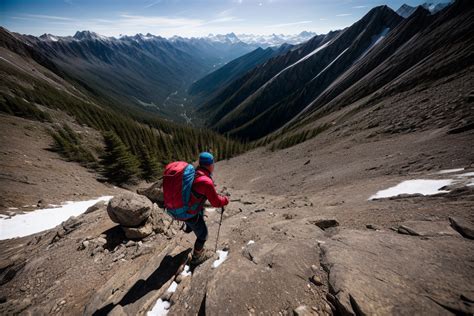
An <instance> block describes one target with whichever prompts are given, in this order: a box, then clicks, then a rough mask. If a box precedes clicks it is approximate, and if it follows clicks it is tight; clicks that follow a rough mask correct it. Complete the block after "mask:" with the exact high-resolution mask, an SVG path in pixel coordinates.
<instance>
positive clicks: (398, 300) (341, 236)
mask: <svg viewBox="0 0 474 316" xmlns="http://www.w3.org/2000/svg"><path fill="white" fill-rule="evenodd" d="M321 248H322V252H321V253H322V264H323V266H325V268H326V270H328V271H329V289H330V291H331V293H332V294H333V295H334V298H335V302H334V303H335V306H336V309H337V312H338V313H339V314H343V315H385V314H403V315H419V314H424V315H440V314H448V313H450V312H454V313H457V314H472V313H473V312H474V305H473V304H466V302H465V301H463V300H462V299H461V298H460V293H473V292H472V284H474V274H472V271H473V269H474V263H473V261H472V253H474V244H473V243H472V242H471V241H469V240H466V239H463V238H459V237H457V236H438V237H436V238H429V239H426V238H419V237H408V236H405V235H400V234H396V233H393V232H390V231H387V232H380V231H379V232H374V231H368V230H365V231H357V230H343V231H341V232H339V233H338V234H336V235H334V236H333V237H332V238H331V239H329V240H328V241H327V242H326V243H325V244H322V245H321Z"/></svg>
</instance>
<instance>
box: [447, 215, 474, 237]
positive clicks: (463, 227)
mask: <svg viewBox="0 0 474 316" xmlns="http://www.w3.org/2000/svg"><path fill="white" fill-rule="evenodd" d="M449 222H450V224H451V227H453V229H455V230H456V231H458V232H459V233H460V234H461V235H462V236H463V237H465V238H469V239H474V225H473V224H472V223H469V222H467V221H466V220H463V219H461V218H457V217H450V218H449Z"/></svg>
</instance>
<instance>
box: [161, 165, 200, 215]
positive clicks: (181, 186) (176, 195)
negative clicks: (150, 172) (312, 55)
mask: <svg viewBox="0 0 474 316" xmlns="http://www.w3.org/2000/svg"><path fill="white" fill-rule="evenodd" d="M195 173H196V171H195V169H194V167H193V165H191V164H188V163H187V162H184V161H175V162H171V163H169V164H168V165H166V167H165V172H164V174H163V195H164V200H165V209H166V212H167V213H168V214H169V215H170V216H172V217H173V218H174V219H177V220H187V219H189V218H191V217H193V216H195V215H196V211H197V210H198V208H199V206H200V203H199V202H197V203H194V205H190V200H191V188H192V185H193V182H194V178H195Z"/></svg>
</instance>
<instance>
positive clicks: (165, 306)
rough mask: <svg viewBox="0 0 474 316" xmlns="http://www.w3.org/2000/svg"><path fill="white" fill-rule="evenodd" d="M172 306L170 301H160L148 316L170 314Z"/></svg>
mask: <svg viewBox="0 0 474 316" xmlns="http://www.w3.org/2000/svg"><path fill="white" fill-rule="evenodd" d="M170 306H171V304H170V302H168V301H163V300H162V299H161V298H160V299H158V300H157V301H156V303H155V305H154V306H153V308H152V309H151V310H150V311H148V312H147V313H146V315H147V316H164V315H166V314H168V312H169V308H170Z"/></svg>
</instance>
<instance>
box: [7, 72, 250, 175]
mask: <svg viewBox="0 0 474 316" xmlns="http://www.w3.org/2000/svg"><path fill="white" fill-rule="evenodd" d="M2 71H4V72H7V73H8V72H11V73H10V75H14V76H15V77H18V78H20V79H21V80H23V81H25V82H29V83H31V85H33V86H34V89H30V88H25V87H23V86H21V85H18V84H14V83H13V82H11V81H7V80H2V79H0V82H1V83H2V84H4V85H5V88H6V89H8V90H10V91H12V92H13V93H14V95H16V97H15V98H10V99H8V98H7V97H6V96H5V95H2V96H1V97H0V104H2V107H1V108H2V109H3V108H6V107H5V106H4V104H9V108H12V107H13V106H12V105H11V104H14V106H24V104H23V103H21V102H20V101H19V100H22V99H24V100H26V101H27V102H25V103H26V104H28V103H30V104H35V103H36V104H40V105H44V106H46V107H48V108H51V109H55V110H61V111H63V112H65V113H67V114H69V115H70V116H72V117H74V118H75V120H76V121H77V123H79V124H82V125H87V126H89V127H92V128H94V129H96V130H98V131H100V132H101V133H102V134H103V137H104V143H105V153H104V155H103V156H102V158H101V159H100V161H99V162H98V168H99V169H100V170H101V171H102V172H103V173H104V175H105V176H106V177H107V179H108V180H109V181H111V182H114V183H117V184H121V183H124V182H128V181H133V180H134V179H146V180H153V179H154V178H156V177H157V176H158V175H159V174H160V173H161V170H162V168H163V166H164V165H165V164H167V163H168V162H170V161H173V160H184V161H189V162H191V161H194V160H196V158H197V156H198V154H199V152H201V151H204V150H207V151H211V152H212V153H213V154H214V156H215V157H216V159H217V160H220V159H228V158H230V157H232V156H234V155H236V154H239V153H242V152H243V151H245V150H246V149H247V148H248V145H247V144H244V143H242V142H239V141H236V140H233V139H230V138H228V137H225V136H223V135H220V134H217V133H216V132H213V131H210V130H208V129H197V128H192V127H189V126H185V125H180V124H176V123H172V122H168V121H166V120H163V119H161V118H159V117H157V116H153V115H152V114H149V113H148V114H147V115H144V114H143V113H138V112H136V113H135V112H130V113H128V114H127V115H125V114H123V113H121V112H120V111H117V110H115V109H117V106H116V105H111V104H109V103H108V101H106V100H102V99H100V98H99V97H97V98H98V99H97V100H99V101H100V102H101V103H100V105H98V104H96V103H95V102H97V101H96V100H91V99H85V98H82V97H81V98H80V97H76V96H74V95H71V94H68V93H65V92H63V91H61V90H58V89H53V88H51V86H49V85H48V84H46V83H44V82H42V81H40V80H37V79H36V78H33V77H31V76H29V75H26V74H23V73H19V72H16V71H14V69H9V68H7V67H6V68H5V69H2ZM7 102H8V103H7ZM29 111H30V109H28V110H27V111H25V113H28V112H29ZM38 111H40V110H38ZM40 112H41V113H45V115H48V114H47V112H43V111H40ZM31 118H33V119H38V120H42V119H41V117H40V116H38V115H35V116H34V117H31ZM70 132H71V130H70V128H69V129H68V128H67V127H65V126H63V127H62V129H59V130H57V131H54V132H52V135H53V138H54V141H55V146H56V150H58V151H59V152H60V153H61V154H62V155H63V156H64V157H66V159H70V160H74V159H75V158H74V157H80V158H79V159H78V160H80V161H79V162H81V163H82V164H84V165H87V166H93V163H94V161H93V160H92V158H91V155H89V154H88V153H87V150H86V149H85V148H84V146H82V145H81V142H80V138H77V139H76V138H74V137H77V135H75V136H72V135H73V134H71V133H70ZM114 146H117V147H118V149H116V150H114V149H113V147H114ZM92 157H94V155H92ZM137 162H138V165H137ZM118 166H122V167H124V166H125V167H124V169H126V170H125V171H123V172H122V173H120V172H118V171H117V170H118ZM114 168H115V169H114ZM124 174H125V175H124Z"/></svg>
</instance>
